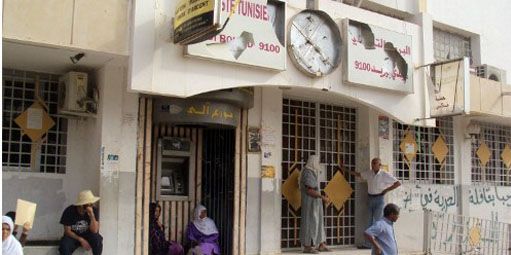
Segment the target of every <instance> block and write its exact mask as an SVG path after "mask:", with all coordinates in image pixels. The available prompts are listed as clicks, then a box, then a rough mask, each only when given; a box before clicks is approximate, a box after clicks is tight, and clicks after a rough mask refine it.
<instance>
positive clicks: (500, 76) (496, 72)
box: [476, 64, 506, 84]
mask: <svg viewBox="0 0 511 255" xmlns="http://www.w3.org/2000/svg"><path fill="white" fill-rule="evenodd" d="M476 74H477V76H479V77H481V78H485V79H488V80H493V81H498V82H500V83H503V84H506V71H505V70H502V69H500V68H497V67H494V66H490V65H486V64H485V65H480V66H477V67H476Z"/></svg>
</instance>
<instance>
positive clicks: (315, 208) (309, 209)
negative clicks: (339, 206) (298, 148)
mask: <svg viewBox="0 0 511 255" xmlns="http://www.w3.org/2000/svg"><path fill="white" fill-rule="evenodd" d="M323 171H325V169H324V167H323V166H322V165H321V164H320V158H319V155H311V156H310V157H309V159H308V161H307V164H306V165H305V168H304V169H303V170H302V172H301V174H300V192H301V193H300V194H301V199H302V211H301V216H302V219H301V221H300V242H301V243H302V245H303V246H304V249H303V253H318V251H330V249H328V248H327V247H326V234H325V228H324V226H323V204H322V203H325V204H328V203H329V202H330V200H329V198H328V197H327V196H323V195H321V190H320V183H319V179H318V176H319V175H320V174H322V172H323ZM314 246H317V250H315V249H314V248H313V247H314Z"/></svg>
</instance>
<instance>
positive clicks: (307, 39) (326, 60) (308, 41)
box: [292, 16, 334, 69]
mask: <svg viewBox="0 0 511 255" xmlns="http://www.w3.org/2000/svg"><path fill="white" fill-rule="evenodd" d="M307 20H309V22H310V23H312V17H311V16H309V17H307ZM323 24H324V22H321V23H319V24H318V25H317V26H316V28H315V29H314V30H313V33H312V35H311V36H310V37H309V36H307V35H306V34H305V32H303V31H302V30H301V29H300V28H299V27H298V26H297V25H296V24H295V23H294V22H293V23H292V25H293V27H295V28H296V30H297V31H298V32H299V33H300V34H301V35H302V36H303V38H304V39H305V43H306V44H309V45H310V46H311V47H309V48H308V49H307V51H306V52H305V53H304V54H303V55H304V56H307V55H309V53H310V50H311V49H314V51H316V53H318V54H319V56H320V59H321V61H322V62H323V64H328V65H330V66H334V65H333V63H332V62H331V61H330V59H329V58H328V57H326V56H325V54H324V52H323V50H322V49H321V47H319V46H318V45H317V44H315V43H314V42H313V41H312V39H311V37H312V38H314V36H315V35H316V33H317V31H318V30H319V29H320V27H321V25H323ZM325 37H326V36H324V38H325ZM309 69H310V67H309Z"/></svg>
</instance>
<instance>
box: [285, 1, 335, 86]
mask: <svg viewBox="0 0 511 255" xmlns="http://www.w3.org/2000/svg"><path fill="white" fill-rule="evenodd" d="M288 42H289V45H288V53H289V56H290V58H291V60H292V61H293V63H294V64H295V66H296V67H297V68H298V69H299V70H300V71H302V72H304V73H305V74H307V75H309V76H313V77H320V76H323V75H326V74H329V73H331V72H332V71H334V70H335V69H336V68H337V66H338V65H339V62H340V60H341V57H340V48H341V35H340V32H339V28H338V27H337V24H336V23H335V22H334V21H333V20H332V19H331V18H330V16H328V14H326V13H325V12H323V11H319V10H304V11H302V12H300V13H298V14H296V15H295V16H294V17H293V18H292V19H291V22H290V27H289V41H288Z"/></svg>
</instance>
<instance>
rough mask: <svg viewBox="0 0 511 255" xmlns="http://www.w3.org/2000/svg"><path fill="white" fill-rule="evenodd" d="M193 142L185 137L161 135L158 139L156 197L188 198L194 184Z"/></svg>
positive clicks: (169, 198)
mask: <svg viewBox="0 0 511 255" xmlns="http://www.w3.org/2000/svg"><path fill="white" fill-rule="evenodd" d="M194 153H195V147H194V143H193V142H192V141H191V140H189V139H186V138H179V137H162V138H160V139H159V140H158V159H157V160H158V161H157V162H158V165H157V178H156V185H157V191H156V192H157V194H156V195H157V199H158V200H159V201H165V200H172V201H176V200H189V198H190V196H191V194H192V192H193V188H192V187H193V186H194V180H195V178H194V177H195V176H193V175H194V172H195V171H194V169H193V168H194V167H195V157H194V155H193V154H194Z"/></svg>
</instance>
